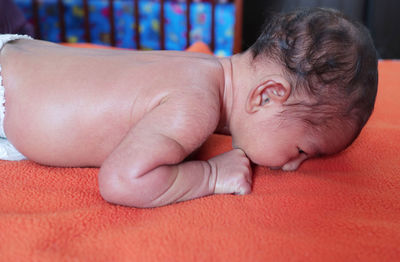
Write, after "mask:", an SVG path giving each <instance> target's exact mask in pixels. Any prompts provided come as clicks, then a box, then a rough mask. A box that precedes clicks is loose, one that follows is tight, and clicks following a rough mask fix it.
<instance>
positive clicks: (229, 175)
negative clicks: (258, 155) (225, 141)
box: [208, 149, 252, 195]
mask: <svg viewBox="0 0 400 262" xmlns="http://www.w3.org/2000/svg"><path fill="white" fill-rule="evenodd" d="M208 162H209V163H210V165H211V167H212V170H213V172H214V174H213V175H214V177H215V179H216V181H215V188H214V193H215V194H231V193H234V194H238V195H245V194H249V193H250V192H251V182H252V181H251V175H252V170H251V166H250V161H249V159H248V158H247V157H246V155H245V153H244V152H243V151H242V150H240V149H233V150H231V151H229V152H226V153H224V154H221V155H218V156H216V157H214V158H211V159H210V160H208Z"/></svg>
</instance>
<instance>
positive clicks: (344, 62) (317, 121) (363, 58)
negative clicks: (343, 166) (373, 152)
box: [232, 8, 378, 170]
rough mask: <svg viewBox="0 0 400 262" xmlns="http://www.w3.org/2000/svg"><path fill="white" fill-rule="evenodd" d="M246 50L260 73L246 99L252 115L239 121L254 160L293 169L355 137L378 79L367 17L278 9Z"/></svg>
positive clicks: (241, 142) (240, 139)
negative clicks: (356, 18)
mask: <svg viewBox="0 0 400 262" xmlns="http://www.w3.org/2000/svg"><path fill="white" fill-rule="evenodd" d="M246 53H247V54H248V56H249V57H250V61H251V66H252V67H253V68H254V69H253V71H254V74H255V75H260V78H259V79H260V80H261V81H259V82H258V83H257V84H256V86H253V87H252V88H250V92H249V94H248V97H247V99H246V102H245V107H246V111H247V114H248V117H247V119H249V120H246V121H249V122H250V121H252V123H246V127H244V126H243V127H239V130H238V132H236V133H238V135H237V137H236V138H235V136H234V143H237V144H236V146H237V147H240V148H243V150H245V152H246V153H247V155H248V156H249V157H250V159H251V160H252V161H253V162H255V163H258V164H261V165H266V166H270V167H273V166H276V167H283V169H285V170H294V169H296V168H297V167H298V166H299V165H300V164H301V162H303V161H304V160H305V159H307V158H310V157H314V156H318V155H325V154H333V153H337V152H339V151H341V150H343V149H345V148H346V147H347V146H349V145H350V144H351V143H352V142H353V141H354V140H355V139H356V137H357V136H358V135H359V133H360V131H361V129H362V128H363V127H364V125H365V124H366V122H367V120H368V119H369V117H370V115H371V113H372V111H373V108H374V103H375V97H376V93H377V82H378V73H377V55H376V50H375V47H374V45H373V42H372V39H371V37H370V34H369V32H368V30H367V29H366V28H365V27H364V26H363V25H361V24H360V23H358V22H354V21H351V20H349V19H348V18H346V17H345V16H344V15H343V14H341V13H340V12H338V11H335V10H331V9H319V8H318V9H306V10H298V11H294V12H292V13H287V14H277V15H275V16H274V17H272V18H271V19H270V21H269V23H268V24H267V25H266V27H265V29H264V30H263V32H262V34H261V36H260V37H259V38H258V40H257V41H256V43H255V44H254V45H253V46H252V47H251V48H250V49H249V50H248V51H247V52H246ZM262 70H264V73H260V71H262ZM261 76H262V77H261ZM260 113H263V114H264V115H265V114H266V115H268V116H264V118H263V117H262V116H261V115H259V116H256V114H260ZM250 119H252V120H250ZM243 133H247V135H243ZM232 135H234V134H232ZM245 136H247V137H245ZM262 137H264V138H262ZM304 152H305V153H304Z"/></svg>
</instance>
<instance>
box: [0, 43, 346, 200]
mask: <svg viewBox="0 0 400 262" xmlns="http://www.w3.org/2000/svg"><path fill="white" fill-rule="evenodd" d="M0 64H1V65H2V76H3V85H4V86H5V87H6V93H5V94H6V104H5V106H6V115H5V120H4V129H5V132H6V134H7V138H8V139H9V140H10V142H11V143H12V144H13V145H14V146H15V147H16V148H17V149H18V150H19V151H20V152H21V153H22V154H23V155H25V156H26V157H27V158H28V159H31V160H33V161H36V162H38V163H40V164H45V165H52V166H95V167H100V171H99V175H98V176H99V189H100V193H101V195H102V196H103V198H104V199H105V200H107V201H109V202H111V203H115V204H121V205H127V206H135V207H155V206H162V205H166V204H170V203H175V202H179V201H185V200H189V199H193V198H197V197H202V196H206V195H210V194H214V193H227V194H230V193H234V194H247V193H250V191H251V183H252V179H251V174H252V170H251V167H250V160H252V162H254V163H256V164H259V165H263V166H269V167H274V168H282V169H283V170H296V169H297V168H298V167H299V166H300V165H301V163H302V162H303V161H305V160H306V159H309V158H311V157H314V156H316V155H318V154H320V153H325V154H330V153H333V152H337V151H339V150H341V149H342V148H343V147H344V145H345V144H346V143H347V141H348V139H349V137H350V136H349V135H348V134H347V133H346V132H343V137H340V138H338V139H335V141H329V143H328V142H327V140H326V139H323V138H322V137H317V136H310V135H308V133H309V132H307V130H306V129H305V127H304V126H303V125H301V124H299V123H296V122H293V123H290V125H288V126H286V127H282V126H281V119H280V118H278V117H276V116H277V115H279V112H281V111H282V109H283V107H284V103H285V102H287V101H289V102H293V101H296V99H300V98H298V97H293V96H292V95H291V86H290V84H289V82H288V81H287V80H286V79H285V77H284V74H283V71H282V70H283V69H282V68H281V66H280V65H278V64H275V63H273V62H271V61H268V60H267V61H266V62H263V63H255V62H254V61H252V59H251V54H250V52H245V53H243V54H239V55H235V56H233V57H231V58H224V59H218V58H215V57H213V56H210V55H204V54H196V53H187V52H173V51H172V52H171V51H168V52H167V51H163V52H135V51H122V50H118V51H117V50H87V49H75V48H68V47H63V46H60V45H56V44H51V43H48V42H43V41H36V40H22V39H21V40H18V41H14V42H12V43H9V44H7V45H6V46H5V47H4V48H3V49H2V50H1V55H0ZM213 132H220V133H225V134H231V135H232V141H233V147H234V149H233V150H231V151H229V152H227V153H224V154H222V155H219V156H217V157H214V158H212V159H209V160H208V161H184V159H185V158H186V157H187V156H188V155H189V154H190V153H192V152H193V151H194V150H195V149H196V148H198V147H200V146H201V145H202V144H203V143H204V141H205V140H206V139H207V138H208V136H209V135H211V134H212V133H213ZM348 133H350V132H348ZM327 137H328V136H327Z"/></svg>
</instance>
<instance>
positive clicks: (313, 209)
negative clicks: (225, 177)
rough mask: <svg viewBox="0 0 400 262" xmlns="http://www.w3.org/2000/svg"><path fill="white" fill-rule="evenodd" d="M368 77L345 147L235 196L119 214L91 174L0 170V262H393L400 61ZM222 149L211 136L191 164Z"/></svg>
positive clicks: (399, 235)
mask: <svg viewBox="0 0 400 262" xmlns="http://www.w3.org/2000/svg"><path fill="white" fill-rule="evenodd" d="M200 49H202V50H203V51H204V47H200ZM379 73H380V79H379V81H380V82H379V94H378V99H377V104H376V110H375V113H374V114H373V117H372V119H371V121H370V122H369V123H368V124H367V126H366V127H365V129H364V131H363V132H362V134H361V136H360V137H359V139H358V140H357V141H356V142H355V143H354V145H353V146H352V147H350V148H349V149H348V150H346V151H345V152H343V153H341V154H339V155H336V156H332V157H327V158H324V159H314V160H310V161H307V162H306V163H304V164H303V166H302V167H301V168H300V169H299V170H298V171H297V172H290V173H285V172H282V171H271V170H269V169H266V168H263V167H255V170H254V171H255V172H254V173H255V175H254V185H253V192H252V193H251V194H250V195H246V196H232V195H216V196H210V197H205V198H201V199H197V200H193V201H188V202H183V203H179V204H175V205H170V206H166V207H161V208H156V209H135V208H127V207H121V206H115V205H110V204H108V203H106V202H105V201H103V200H102V198H101V197H100V195H99V191H98V188H97V176H96V175H97V171H98V170H97V169H94V168H51V167H45V166H40V165H37V164H35V163H33V162H30V161H22V162H6V161H0V179H1V182H0V261H59V260H63V261H69V260H74V261H78V260H79V261H195V260H198V261H399V260H400V110H399V109H400V108H399V104H400V103H399V101H400V89H399V87H400V62H399V61H382V62H380V64H379ZM230 142H231V140H230V138H229V137H226V136H219V135H213V136H212V137H210V139H209V140H208V141H207V143H206V144H205V145H204V146H203V147H202V149H201V150H200V152H199V156H200V157H201V158H208V157H210V156H212V155H215V154H218V153H221V152H223V151H227V150H229V149H230V148H231V145H230Z"/></svg>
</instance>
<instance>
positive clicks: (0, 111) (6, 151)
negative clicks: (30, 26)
mask: <svg viewBox="0 0 400 262" xmlns="http://www.w3.org/2000/svg"><path fill="white" fill-rule="evenodd" d="M22 38H25V39H31V37H30V36H27V35H2V34H0V52H1V49H2V48H3V46H4V45H5V44H6V43H8V42H10V41H14V40H17V39H22ZM5 102H6V100H5V97H4V86H3V79H2V77H1V64H0V159H2V160H22V159H26V157H25V156H23V155H22V154H21V153H20V152H18V150H17V149H16V148H15V147H14V146H13V145H12V144H11V143H10V141H8V140H7V137H6V134H5V132H4V114H5V111H6V108H5V106H4V103H5Z"/></svg>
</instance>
